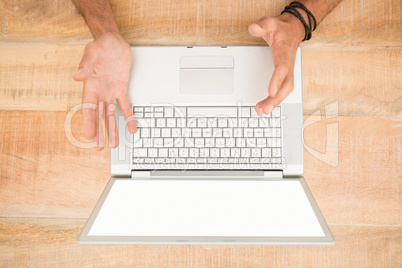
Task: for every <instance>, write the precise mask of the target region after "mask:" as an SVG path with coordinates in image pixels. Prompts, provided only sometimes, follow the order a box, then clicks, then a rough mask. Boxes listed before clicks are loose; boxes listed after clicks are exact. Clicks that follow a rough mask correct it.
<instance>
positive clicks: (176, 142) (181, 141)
mask: <svg viewBox="0 0 402 268" xmlns="http://www.w3.org/2000/svg"><path fill="white" fill-rule="evenodd" d="M173 144H174V147H184V139H183V138H173Z"/></svg>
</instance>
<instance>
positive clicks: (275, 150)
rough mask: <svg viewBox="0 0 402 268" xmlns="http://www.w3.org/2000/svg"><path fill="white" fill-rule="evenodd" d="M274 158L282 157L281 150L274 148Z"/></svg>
mask: <svg viewBox="0 0 402 268" xmlns="http://www.w3.org/2000/svg"><path fill="white" fill-rule="evenodd" d="M272 156H273V157H281V149H280V148H272Z"/></svg>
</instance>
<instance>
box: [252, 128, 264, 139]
mask: <svg viewBox="0 0 402 268" xmlns="http://www.w3.org/2000/svg"><path fill="white" fill-rule="evenodd" d="M254 137H256V138H261V137H264V129H262V128H255V129H254Z"/></svg>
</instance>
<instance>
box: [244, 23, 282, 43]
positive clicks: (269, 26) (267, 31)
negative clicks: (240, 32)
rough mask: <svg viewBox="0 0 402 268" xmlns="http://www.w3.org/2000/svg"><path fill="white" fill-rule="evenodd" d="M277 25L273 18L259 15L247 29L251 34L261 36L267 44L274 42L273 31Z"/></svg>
mask: <svg viewBox="0 0 402 268" xmlns="http://www.w3.org/2000/svg"><path fill="white" fill-rule="evenodd" d="M276 27H277V22H276V19H275V18H272V17H267V16H264V17H261V18H260V19H259V20H258V21H257V22H256V23H253V24H250V25H249V27H248V31H249V33H250V34H251V35H252V36H255V37H262V38H263V39H264V40H265V42H267V44H268V45H269V46H272V44H273V42H274V35H273V33H274V31H275V29H276Z"/></svg>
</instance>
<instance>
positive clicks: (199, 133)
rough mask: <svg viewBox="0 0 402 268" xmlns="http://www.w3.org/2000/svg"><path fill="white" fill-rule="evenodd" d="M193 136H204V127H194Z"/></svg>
mask: <svg viewBox="0 0 402 268" xmlns="http://www.w3.org/2000/svg"><path fill="white" fill-rule="evenodd" d="M191 132H192V133H191V136H192V137H194V138H199V137H201V136H202V129H201V128H193V129H192V131H191Z"/></svg>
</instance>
